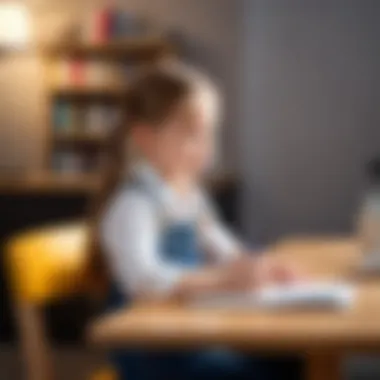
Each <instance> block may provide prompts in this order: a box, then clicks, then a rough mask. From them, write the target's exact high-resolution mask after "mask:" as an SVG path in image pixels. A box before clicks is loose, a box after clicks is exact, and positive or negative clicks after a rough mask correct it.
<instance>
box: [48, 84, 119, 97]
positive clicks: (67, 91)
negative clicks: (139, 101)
mask: <svg viewBox="0 0 380 380" xmlns="http://www.w3.org/2000/svg"><path fill="white" fill-rule="evenodd" d="M124 93H125V89H124V88H122V87H112V86H109V87H106V86H105V87H95V86H94V87H91V86H88V87H84V86H83V87H82V86H67V87H52V88H50V94H51V95H52V96H55V97H60V98H77V99H78V98H79V99H88V98H102V99H113V100H120V99H121V98H122V96H123V94H124Z"/></svg>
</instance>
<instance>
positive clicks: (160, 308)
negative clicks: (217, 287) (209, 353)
mask: <svg viewBox="0 0 380 380" xmlns="http://www.w3.org/2000/svg"><path fill="white" fill-rule="evenodd" d="M273 252H274V254H275V255H276V256H278V258H279V259H281V260H291V261H295V262H297V263H298V264H299V266H300V267H304V268H305V269H306V270H307V271H308V272H309V273H312V274H313V275H315V276H318V277H321V278H342V277H346V278H351V277H352V274H353V273H354V268H355V264H356V263H357V262H358V260H360V249H359V246H358V244H357V243H356V242H355V241H354V240H353V239H326V238H325V239H304V238H303V239H294V240H287V241H284V242H281V243H279V244H278V245H277V246H276V247H275V248H274V250H273ZM353 278H355V277H353ZM353 281H355V282H356V283H357V289H358V298H357V300H356V302H355V304H354V306H353V307H352V308H351V309H349V310H342V311H326V310H325V311H307V312H306V311H298V312H295V311H293V312H290V311H288V312H284V311H282V312H269V311H263V310H261V311H259V310H255V311H253V310H243V309H242V310H236V309H234V310H228V309H225V310H221V309H218V310H210V309H203V310H202V309H195V308H191V307H189V306H180V305H173V304H168V305H162V304H161V305H152V304H151V305H148V304H140V305H137V304H136V305H134V306H132V307H130V308H129V309H127V310H123V311H120V312H117V313H115V314H111V315H108V316H103V317H101V318H99V319H98V320H97V321H95V322H94V323H93V325H92V326H91V327H90V329H89V336H90V340H91V341H92V342H93V343H95V344H97V345H105V346H128V347H129V346H132V347H134V346H144V347H154V346H156V347H199V346H206V345H214V344H217V345H219V344H222V345H227V346H230V347H237V348H242V349H244V348H247V349H250V350H256V349H257V350H260V351H263V350H264V351H265V350H271V351H272V350H276V351H278V352H280V351H289V350H295V351H300V350H302V351H303V352H304V351H305V350H309V349H319V348H321V349H325V348H334V349H353V348H354V349H359V348H363V349H371V348H375V347H376V346H377V348H378V347H379V346H380V279H377V280H368V279H367V280H359V279H358V278H356V279H354V280H353Z"/></svg>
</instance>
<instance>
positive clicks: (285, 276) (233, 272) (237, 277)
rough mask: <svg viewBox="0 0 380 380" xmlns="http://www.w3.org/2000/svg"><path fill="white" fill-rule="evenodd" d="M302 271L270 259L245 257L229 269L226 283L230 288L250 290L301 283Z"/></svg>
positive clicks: (229, 266) (232, 264)
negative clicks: (270, 285) (276, 284)
mask: <svg viewBox="0 0 380 380" xmlns="http://www.w3.org/2000/svg"><path fill="white" fill-rule="evenodd" d="M304 278H305V276H301V274H300V271H299V270H297V269H296V268H295V267H294V266H292V265H289V264H284V263H281V262H279V261H277V260H275V259H273V258H270V257H259V258H258V257H249V256H246V257H243V258H240V259H238V260H236V261H235V262H233V263H231V264H230V265H228V267H227V271H226V281H227V283H228V286H229V287H230V288H233V289H236V290H249V289H253V288H257V287H260V286H264V285H266V284H271V283H272V284H273V283H291V282H295V281H301V280H303V279H304Z"/></svg>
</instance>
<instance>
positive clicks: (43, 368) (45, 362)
mask: <svg viewBox="0 0 380 380" xmlns="http://www.w3.org/2000/svg"><path fill="white" fill-rule="evenodd" d="M15 311H16V322H17V324H18V329H19V339H20V343H21V349H22V355H23V360H24V369H25V371H26V373H25V379H27V380H52V379H53V371H52V363H51V361H50V358H49V354H48V343H47V339H46V334H45V329H44V321H43V317H42V314H41V310H40V309H39V308H38V306H36V305H32V304H30V303H28V302H24V301H22V302H18V303H17V305H16V310H15Z"/></svg>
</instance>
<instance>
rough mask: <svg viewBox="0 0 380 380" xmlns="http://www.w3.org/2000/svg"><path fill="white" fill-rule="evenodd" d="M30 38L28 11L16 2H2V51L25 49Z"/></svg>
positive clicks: (0, 33)
mask: <svg viewBox="0 0 380 380" xmlns="http://www.w3.org/2000/svg"><path fill="white" fill-rule="evenodd" d="M29 37H30V25H29V17H28V11H27V9H26V7H25V6H23V5H22V4H20V3H17V2H14V1H5V2H2V1H1V2H0V50H3V49H7V50H8V49H11V50H12V49H16V50H19V49H23V48H25V47H26V46H27V44H28V42H29Z"/></svg>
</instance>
